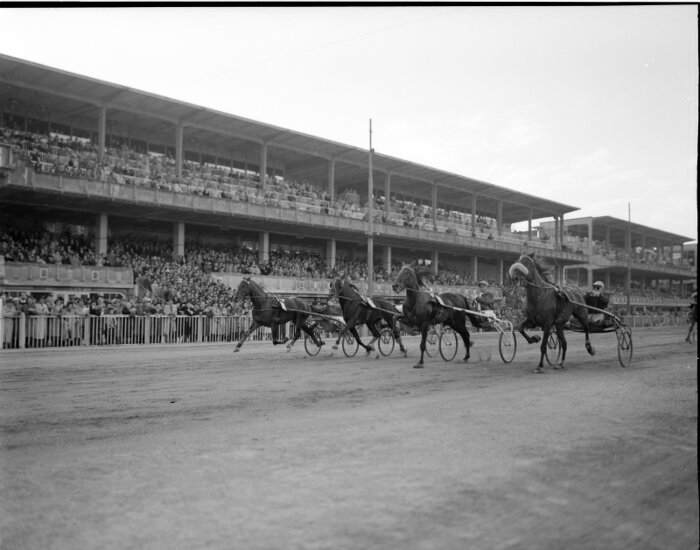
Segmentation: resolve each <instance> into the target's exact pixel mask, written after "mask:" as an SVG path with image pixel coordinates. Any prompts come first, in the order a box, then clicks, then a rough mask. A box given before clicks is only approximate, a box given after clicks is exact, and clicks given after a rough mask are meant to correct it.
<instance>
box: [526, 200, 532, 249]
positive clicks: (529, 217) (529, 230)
mask: <svg viewBox="0 0 700 550" xmlns="http://www.w3.org/2000/svg"><path fill="white" fill-rule="evenodd" d="M527 240H528V241H531V240H532V208H530V212H529V213H528V215H527Z"/></svg>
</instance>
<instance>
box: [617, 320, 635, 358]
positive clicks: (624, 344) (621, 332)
mask: <svg viewBox="0 0 700 550" xmlns="http://www.w3.org/2000/svg"><path fill="white" fill-rule="evenodd" d="M615 334H617V358H618V359H619V360H620V365H622V366H623V367H629V366H630V363H632V329H631V328H630V327H629V326H628V325H620V326H619V327H618V329H617V330H616V331H615Z"/></svg>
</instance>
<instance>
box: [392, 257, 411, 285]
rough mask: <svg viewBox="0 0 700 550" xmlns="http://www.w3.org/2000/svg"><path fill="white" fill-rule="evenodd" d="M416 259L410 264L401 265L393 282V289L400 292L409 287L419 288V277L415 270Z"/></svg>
mask: <svg viewBox="0 0 700 550" xmlns="http://www.w3.org/2000/svg"><path fill="white" fill-rule="evenodd" d="M415 264H416V262H415V260H414V261H412V262H411V263H410V264H405V265H403V266H402V267H401V269H400V270H399V272H398V273H397V274H396V277H395V278H394V280H393V281H392V283H391V289H392V290H393V291H394V292H396V293H398V292H401V291H403V290H406V289H407V288H414V289H415V288H418V278H417V277H416V271H415Z"/></svg>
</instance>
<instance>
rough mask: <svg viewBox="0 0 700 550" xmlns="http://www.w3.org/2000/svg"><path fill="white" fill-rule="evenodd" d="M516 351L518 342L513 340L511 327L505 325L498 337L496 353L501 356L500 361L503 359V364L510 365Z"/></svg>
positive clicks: (513, 332)
mask: <svg viewBox="0 0 700 550" xmlns="http://www.w3.org/2000/svg"><path fill="white" fill-rule="evenodd" d="M517 349H518V341H517V340H516V339H515V331H514V330H513V325H512V324H511V323H507V325H505V326H504V327H503V330H502V331H501V334H500V335H499V336H498V353H500V354H501V359H503V362H504V363H512V362H513V359H515V352H516V351H517Z"/></svg>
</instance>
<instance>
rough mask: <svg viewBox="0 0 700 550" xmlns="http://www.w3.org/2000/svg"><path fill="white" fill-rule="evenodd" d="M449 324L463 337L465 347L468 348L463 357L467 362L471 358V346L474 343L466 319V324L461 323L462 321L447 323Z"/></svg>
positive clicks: (464, 361)
mask: <svg viewBox="0 0 700 550" xmlns="http://www.w3.org/2000/svg"><path fill="white" fill-rule="evenodd" d="M447 326H448V327H450V328H451V329H452V330H454V331H455V332H456V333H458V334H459V335H460V336H461V337H462V342H464V349H465V350H466V351H465V352H464V357H463V358H462V362H463V363H466V362H467V361H469V358H470V357H471V355H470V353H469V348H471V347H472V345H473V343H472V340H471V335H470V334H469V330H467V325H466V321H465V324H463V325H462V324H460V323H447Z"/></svg>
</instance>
